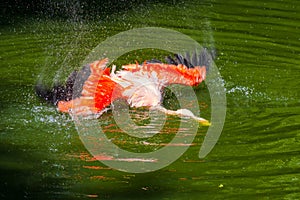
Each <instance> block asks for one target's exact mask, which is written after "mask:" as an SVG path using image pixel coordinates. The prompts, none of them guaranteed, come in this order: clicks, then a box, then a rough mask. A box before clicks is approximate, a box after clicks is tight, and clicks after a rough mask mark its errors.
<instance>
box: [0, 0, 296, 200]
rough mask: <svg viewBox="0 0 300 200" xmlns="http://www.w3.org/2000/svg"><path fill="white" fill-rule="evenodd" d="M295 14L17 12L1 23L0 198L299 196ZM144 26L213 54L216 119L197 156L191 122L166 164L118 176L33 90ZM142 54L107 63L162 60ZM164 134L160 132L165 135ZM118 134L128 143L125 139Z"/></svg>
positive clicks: (203, 98) (247, 8)
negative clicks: (69, 15)
mask: <svg viewBox="0 0 300 200" xmlns="http://www.w3.org/2000/svg"><path fill="white" fill-rule="evenodd" d="M299 13H300V3H299V2H298V1H282V2H281V1H272V2H271V1H270V2H268V3H264V2H262V1H230V2H226V3H224V2H222V1H203V2H202V1H201V2H200V3H199V2H198V1H195V2H189V1H187V2H185V3H179V4H174V3H168V4H155V5H151V4H150V5H147V6H141V5H140V6H137V7H134V8H132V9H130V10H128V11H125V12H122V13H120V14H119V15H118V14H114V15H113V16H108V17H107V18H106V19H105V20H98V21H81V22H78V21H77V22H74V21H72V20H69V21H67V20H65V21H59V20H56V21H55V20H50V19H43V20H40V19H24V20H23V21H21V22H15V23H13V24H10V25H5V26H1V35H0V38H1V44H0V47H1V48H0V51H1V54H0V55H1V58H0V63H1V74H0V75H1V76H0V88H1V90H0V102H1V104H0V143H1V145H0V152H1V154H0V170H1V172H0V188H1V189H0V199H26V198H28V199H84V198H86V199H88V198H99V199H299V198H300V189H299V188H300V187H299V186H300V156H299V153H300V148H299V142H300V131H299V130H300V100H299V97H300V94H299V91H300V90H299V85H300V67H299V66H300V61H299V58H300V56H299V55H300V24H299V21H300V14H299ZM148 26H154V27H164V28H169V29H172V30H176V31H180V32H182V33H184V34H186V35H188V36H190V37H191V38H193V39H194V40H196V41H198V42H199V43H200V44H202V45H204V46H208V47H210V48H215V49H216V52H217V58H216V60H215V63H216V66H217V67H218V69H219V70H220V73H221V75H222V78H223V79H224V83H225V88H226V96H227V114H226V121H225V125H224V128H223V131H222V134H221V137H220V139H219V140H218V142H217V145H216V146H215V147H214V149H213V150H212V151H211V152H210V154H209V155H208V156H207V157H205V158H204V159H199V158H198V152H199V149H200V146H201V143H202V142H203V139H204V136H205V133H206V130H207V128H205V127H200V128H199V129H198V134H197V136H196V138H195V140H194V141H193V145H192V146H191V147H190V148H189V149H188V150H187V151H186V152H185V153H184V154H183V155H182V156H181V157H180V158H179V159H178V160H177V161H176V162H174V163H173V164H171V165H169V166H168V167H165V168H163V169H161V170H158V171H155V172H150V173H144V174H133V173H125V172H120V171H117V170H114V169H111V168H109V167H107V166H105V165H104V164H102V163H100V162H98V161H95V160H93V158H92V157H91V155H90V154H89V153H88V151H87V150H86V148H85V147H84V145H83V144H82V142H81V140H80V139H79V136H78V133H77V131H76V129H75V124H74V122H73V121H72V120H71V118H70V117H69V116H67V115H64V114H60V113H57V111H56V110H55V108H54V107H52V106H50V105H48V104H46V103H44V102H41V101H40V99H38V98H37V97H36V96H35V93H34V90H33V86H34V85H35V84H36V82H37V81H38V80H40V81H42V82H43V83H45V84H48V85H51V84H52V83H53V81H54V80H57V79H58V80H63V79H64V78H65V77H66V76H67V74H68V73H69V72H71V71H72V70H73V69H75V68H78V67H80V64H81V62H82V60H83V59H84V58H85V57H86V56H87V55H88V53H89V52H90V51H91V50H92V49H93V48H94V47H95V46H96V45H98V43H99V42H101V41H103V40H105V39H106V38H107V37H109V36H112V35H115V34H117V33H119V32H121V31H125V30H129V29H132V28H139V27H148ZM149 51H150V52H148V54H145V53H143V52H135V53H132V54H131V55H129V56H124V57H123V58H121V59H119V60H117V61H116V63H117V64H121V63H124V62H125V63H127V62H129V61H130V62H134V60H138V61H142V60H144V59H149V57H156V58H163V57H164V56H165V55H163V54H162V53H161V52H159V51H155V50H153V51H151V50H149ZM196 94H197V96H198V97H199V104H200V109H201V110H202V112H203V113H202V116H204V117H209V116H210V111H209V108H210V106H209V104H210V99H209V94H208V90H207V88H206V87H205V85H203V86H201V87H199V88H196ZM170 101H171V100H170ZM167 103H168V102H167ZM140 112H141V111H137V113H136V116H137V118H138V117H139V116H142V117H143V114H142V113H140ZM111 118H112V115H111V113H108V114H105V115H104V116H102V118H101V120H103V121H105V122H107V123H109V122H110V120H112V119H111ZM176 120H178V119H170V124H169V125H168V126H167V128H169V129H168V130H166V133H171V134H172V128H176V127H177V126H178V125H177V124H176ZM169 126H170V127H169ZM108 134H114V132H109V133H108ZM166 135H167V136H166V138H164V137H163V134H162V135H160V137H161V140H162V141H164V142H166V141H168V139H169V138H168V137H170V136H169V135H168V134H166ZM117 137H118V136H117ZM120 141H121V142H120V144H121V145H123V147H124V148H125V149H126V148H129V149H130V148H131V149H134V146H135V143H134V141H133V142H132V141H131V140H129V141H126V140H123V142H122V139H120ZM143 148H144V147H143V146H142V145H140V146H138V147H137V148H136V149H135V150H136V151H139V150H141V151H143V150H144V149H143ZM146 150H149V149H146ZM150 150H151V149H150Z"/></svg>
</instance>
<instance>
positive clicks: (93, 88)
mask: <svg viewBox="0 0 300 200" xmlns="http://www.w3.org/2000/svg"><path fill="white" fill-rule="evenodd" d="M107 63H108V59H103V60H100V61H95V62H93V63H91V64H90V65H89V67H90V71H91V73H90V75H89V77H88V78H87V79H86V80H85V81H84V84H83V86H82V91H81V95H80V96H79V97H77V98H75V99H72V100H70V101H59V102H58V104H57V107H58V110H59V111H61V112H70V111H72V113H73V114H76V115H79V114H80V115H90V114H96V113H99V112H100V111H102V110H103V109H104V108H105V107H107V106H109V105H110V104H111V102H112V101H114V99H115V98H118V97H120V95H121V93H120V89H121V88H120V87H119V85H118V84H117V83H115V82H114V81H113V80H111V79H110V77H109V75H110V68H106V65H107Z"/></svg>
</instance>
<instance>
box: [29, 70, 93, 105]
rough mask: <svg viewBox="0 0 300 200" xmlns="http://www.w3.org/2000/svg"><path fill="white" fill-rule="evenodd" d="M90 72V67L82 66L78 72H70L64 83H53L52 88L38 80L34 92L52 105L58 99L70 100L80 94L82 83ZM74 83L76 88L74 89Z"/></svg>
mask: <svg viewBox="0 0 300 200" xmlns="http://www.w3.org/2000/svg"><path fill="white" fill-rule="evenodd" d="M90 73H91V70H90V67H89V66H84V67H82V69H81V70H80V71H79V72H78V71H77V70H74V71H73V72H71V73H70V75H69V76H68V78H67V80H66V82H65V84H60V83H55V84H54V86H53V87H52V88H49V87H47V86H45V85H43V84H42V83H40V82H39V83H37V84H36V86H35V92H36V94H37V96H39V97H40V98H42V99H44V100H45V101H46V102H48V103H51V104H53V105H56V104H57V103H58V101H70V100H72V99H74V98H76V97H79V96H80V95H81V91H82V87H83V84H84V82H85V80H86V79H87V78H88V77H89V76H90ZM75 84H76V87H75V88H76V89H75V90H74V85H75Z"/></svg>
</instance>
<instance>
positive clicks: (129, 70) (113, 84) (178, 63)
mask: <svg viewBox="0 0 300 200" xmlns="http://www.w3.org/2000/svg"><path fill="white" fill-rule="evenodd" d="M166 60H167V62H168V63H167V64H165V63H162V62H160V61H157V60H151V61H145V62H144V63H142V64H138V63H135V64H128V65H124V66H122V69H121V70H119V71H116V66H112V68H109V67H107V64H108V59H107V58H104V59H102V60H99V61H95V62H93V63H90V64H88V65H87V66H85V67H83V69H82V70H81V71H79V72H77V71H74V72H72V73H71V74H70V76H69V78H68V80H67V82H66V85H65V86H55V87H54V88H53V89H52V90H45V89H44V87H42V86H41V85H38V86H37V87H36V91H37V93H38V95H39V96H41V97H43V98H44V99H46V100H47V101H50V102H52V103H54V104H55V105H57V108H58V110H59V111H60V112H66V113H70V114H72V115H74V114H75V115H82V116H93V115H94V116H100V115H101V114H102V113H103V112H105V111H106V110H107V107H108V106H109V105H110V104H111V103H112V102H113V101H114V100H116V99H119V98H122V99H125V100H126V101H127V103H128V104H129V105H130V106H131V107H149V108H150V109H156V110H160V111H162V112H164V113H166V114H169V115H178V116H182V117H189V118H192V119H195V120H197V121H199V122H200V123H201V124H202V125H210V123H209V121H208V120H206V119H204V118H201V117H197V116H195V115H194V114H193V113H192V112H191V111H190V110H187V109H179V110H176V111H174V110H168V109H166V108H164V107H163V106H162V105H161V103H162V100H163V97H162V91H163V89H164V88H165V87H166V86H168V85H170V84H182V85H188V86H197V85H199V84H200V83H201V82H202V81H203V80H204V79H205V77H206V71H207V70H206V69H207V66H208V64H209V63H208V62H209V59H208V58H207V53H206V52H202V53H201V54H200V55H198V56H197V55H196V54H194V55H193V56H192V58H190V56H189V54H187V55H186V57H183V56H182V55H179V54H175V58H171V57H170V56H169V57H167V58H166ZM201 62H202V63H204V64H203V65H200V64H199V63H201ZM197 64H199V65H197ZM75 80H76V81H77V82H78V84H77V87H76V88H77V89H76V90H74V89H73V87H74V84H75Z"/></svg>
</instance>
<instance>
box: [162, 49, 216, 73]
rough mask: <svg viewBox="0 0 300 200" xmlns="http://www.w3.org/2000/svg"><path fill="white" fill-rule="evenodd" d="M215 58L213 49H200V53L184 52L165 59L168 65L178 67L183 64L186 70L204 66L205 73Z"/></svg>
mask: <svg viewBox="0 0 300 200" xmlns="http://www.w3.org/2000/svg"><path fill="white" fill-rule="evenodd" d="M215 58H216V51H215V49H212V50H208V49H207V48H202V49H201V51H200V53H199V52H198V51H197V50H195V51H193V52H192V53H190V52H186V53H184V54H179V53H177V54H174V57H172V56H167V57H166V58H165V60H166V62H167V63H168V64H173V65H179V64H183V65H185V66H186V67H187V68H194V67H196V66H205V67H206V69H207V71H208V70H209V67H210V65H211V64H212V63H213V60H214V59H215Z"/></svg>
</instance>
